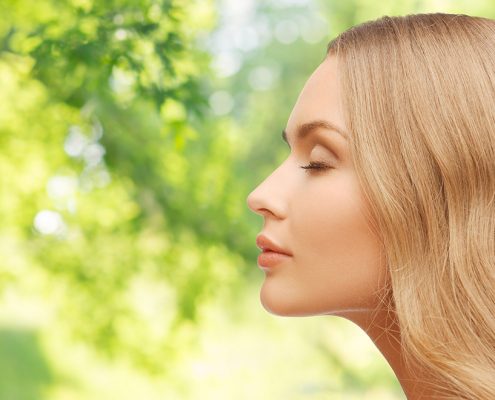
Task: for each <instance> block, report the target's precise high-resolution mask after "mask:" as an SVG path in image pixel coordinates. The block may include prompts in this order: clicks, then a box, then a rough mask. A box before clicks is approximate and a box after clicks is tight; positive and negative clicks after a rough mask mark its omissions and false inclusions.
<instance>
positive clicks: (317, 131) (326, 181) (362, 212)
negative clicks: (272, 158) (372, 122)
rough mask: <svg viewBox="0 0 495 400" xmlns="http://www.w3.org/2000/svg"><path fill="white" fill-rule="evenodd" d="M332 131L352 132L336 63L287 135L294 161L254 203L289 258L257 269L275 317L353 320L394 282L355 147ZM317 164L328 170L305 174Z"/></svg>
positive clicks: (327, 64) (306, 91)
mask: <svg viewBox="0 0 495 400" xmlns="http://www.w3.org/2000/svg"><path fill="white" fill-rule="evenodd" d="M355 112H359V111H358V110H355ZM326 123H327V125H328V126H325V124H326ZM330 124H332V125H336V126H337V127H340V128H341V129H345V126H344V118H343V114H342V108H341V97H340V93H339V84H338V75H337V63H336V60H335V58H334V57H333V56H331V57H327V59H326V60H325V61H324V62H323V63H322V64H321V65H320V66H319V67H318V68H317V69H316V70H315V71H314V73H313V74H312V75H311V77H310V78H309V80H308V81H307V83H306V85H305V86H304V88H303V90H302V92H301V94H300V95H299V98H298V100H297V102H296V105H295V106H294V109H293V110H292V113H291V115H290V117H289V120H288V123H287V127H286V129H285V135H286V137H287V141H288V144H289V146H290V154H289V155H288V157H287V158H286V159H285V161H284V162H283V163H282V164H281V165H280V166H279V167H278V168H277V169H276V170H275V171H273V172H272V174H271V175H270V176H268V177H267V178H266V179H265V180H264V181H263V182H262V183H261V184H260V185H259V186H258V187H257V188H255V189H254V190H253V191H252V192H251V193H250V194H249V196H248V198H247V202H248V205H249V207H250V208H251V209H252V210H253V211H254V212H256V213H258V214H260V215H261V216H263V218H264V225H263V230H262V232H261V234H262V235H264V236H266V237H267V238H268V239H269V240H270V241H272V242H273V243H274V244H275V245H278V246H279V247H280V248H281V249H283V250H285V252H287V253H289V256H285V257H279V258H278V259H277V260H275V261H276V262H275V264H274V263H267V262H266V261H265V260H264V258H266V257H264V256H262V257H261V258H260V259H259V261H258V265H259V266H260V267H261V268H262V269H263V271H264V272H265V281H264V283H263V287H262V289H261V295H260V296H261V302H262V304H263V306H264V307H265V308H266V309H267V310H268V311H270V312H272V313H274V314H279V315H315V314H336V315H342V316H346V317H351V316H352V313H355V312H362V311H369V310H371V309H372V308H373V307H374V306H376V305H377V301H378V294H377V291H378V290H379V289H382V288H383V287H384V285H385V282H386V279H387V278H386V276H387V274H386V268H385V262H384V260H383V257H382V251H381V244H380V242H379V240H378V238H377V237H376V235H375V234H373V233H372V231H371V229H370V224H369V220H368V217H367V215H368V206H367V204H366V202H365V200H364V197H363V195H362V192H361V191H360V187H359V184H358V179H357V176H356V172H355V170H354V167H353V165H352V162H351V157H350V154H349V143H348V139H347V138H346V137H344V136H342V135H341V134H339V133H337V132H336V131H335V130H333V129H331V128H330V127H329V125H330ZM298 132H300V133H301V134H303V135H304V136H300V135H298ZM310 162H313V163H315V162H317V163H321V164H324V167H323V169H303V168H301V166H307V165H308V164H309V163H310ZM326 167H328V168H326ZM262 242H263V240H260V241H258V245H259V246H260V245H261V243H262ZM260 260H261V261H260ZM351 319H352V318H351Z"/></svg>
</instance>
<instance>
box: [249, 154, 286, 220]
mask: <svg viewBox="0 0 495 400" xmlns="http://www.w3.org/2000/svg"><path fill="white" fill-rule="evenodd" d="M287 167H288V165H287V160H285V161H284V162H283V163H282V164H280V165H279V166H278V167H277V168H276V169H275V170H274V171H273V172H272V173H271V174H270V175H268V176H267V177H266V178H265V179H264V180H263V181H262V182H261V183H260V184H259V185H258V186H257V187H256V188H255V189H254V190H253V191H252V192H251V193H250V194H249V195H248V198H247V203H248V206H249V208H251V210H253V211H254V212H256V213H258V214H261V215H263V214H264V213H266V212H270V213H271V214H274V215H275V216H277V217H279V218H284V217H285V216H286V211H287V206H288V202H289V191H290V180H289V177H290V174H289V171H288V168H287Z"/></svg>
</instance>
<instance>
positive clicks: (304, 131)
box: [282, 120, 349, 147]
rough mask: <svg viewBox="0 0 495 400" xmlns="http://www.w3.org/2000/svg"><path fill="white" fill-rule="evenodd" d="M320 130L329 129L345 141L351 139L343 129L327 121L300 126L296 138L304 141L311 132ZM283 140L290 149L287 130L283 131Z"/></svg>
mask: <svg viewBox="0 0 495 400" xmlns="http://www.w3.org/2000/svg"><path fill="white" fill-rule="evenodd" d="M318 128H323V129H327V130H329V131H334V132H337V133H338V134H340V135H341V136H342V137H343V138H344V139H345V140H348V138H349V135H348V134H347V133H346V132H345V131H344V130H343V129H342V128H339V127H338V126H337V125H336V124H334V123H333V122H330V121H325V120H316V121H311V122H306V123H304V124H301V125H299V126H298V127H297V131H296V137H297V139H299V140H302V139H304V138H305V137H306V136H308V135H309V134H310V133H311V132H313V131H315V130H316V129H318ZM282 139H283V140H284V142H285V143H287V144H288V145H289V147H290V144H289V141H288V139H287V131H286V130H285V129H284V130H283V131H282Z"/></svg>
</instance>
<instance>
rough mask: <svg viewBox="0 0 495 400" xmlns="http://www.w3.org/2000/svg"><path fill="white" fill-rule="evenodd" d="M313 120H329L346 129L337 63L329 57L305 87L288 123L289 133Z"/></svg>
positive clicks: (332, 57) (333, 58)
mask: <svg viewBox="0 0 495 400" xmlns="http://www.w3.org/2000/svg"><path fill="white" fill-rule="evenodd" d="M312 120H329V121H332V122H334V123H336V124H337V125H339V126H341V127H345V124H344V118H343V113H342V106H341V97H340V88H339V80H338V70H337V61H336V59H335V57H334V56H331V57H327V58H326V59H325V61H323V62H322V63H321V64H320V65H319V66H318V67H317V68H316V70H315V71H314V72H313V73H312V74H311V76H310V77H309V79H308V80H307V82H306V84H305V85H304V87H303V89H302V91H301V93H300V94H299V97H298V99H297V101H296V104H295V106H294V108H293V110H292V113H291V115H290V117H289V121H288V123H287V129H288V131H293V130H294V129H295V128H296V126H297V125H300V124H303V123H305V122H308V121H312Z"/></svg>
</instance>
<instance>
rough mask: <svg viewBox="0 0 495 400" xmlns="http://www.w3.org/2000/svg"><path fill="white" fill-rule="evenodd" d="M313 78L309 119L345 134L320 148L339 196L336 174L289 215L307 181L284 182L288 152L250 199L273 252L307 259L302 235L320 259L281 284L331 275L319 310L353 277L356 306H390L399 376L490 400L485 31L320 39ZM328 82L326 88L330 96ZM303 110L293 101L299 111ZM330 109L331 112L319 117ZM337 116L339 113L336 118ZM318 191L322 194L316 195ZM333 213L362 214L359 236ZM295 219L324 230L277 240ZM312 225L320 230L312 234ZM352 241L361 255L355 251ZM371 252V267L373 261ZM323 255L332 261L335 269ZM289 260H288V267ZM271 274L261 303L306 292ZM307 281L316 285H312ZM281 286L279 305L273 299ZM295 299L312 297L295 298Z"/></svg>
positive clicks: (362, 33)
mask: <svg viewBox="0 0 495 400" xmlns="http://www.w3.org/2000/svg"><path fill="white" fill-rule="evenodd" d="M332 65H333V67H334V68H333V67H332ZM320 68H321V69H320ZM318 71H321V72H322V73H323V72H324V71H327V74H326V75H325V76H328V79H327V80H326V82H327V83H326V85H327V88H326V90H327V91H332V93H331V94H326V95H324V96H323V97H322V109H321V112H322V113H326V115H327V116H328V118H334V119H335V118H337V120H336V122H337V123H339V124H340V126H341V127H343V128H344V129H345V130H346V131H347V132H348V138H347V140H346V141H341V140H340V138H339V137H338V136H336V135H335V134H334V135H335V136H336V138H335V139H334V140H333V141H337V138H338V139H339V140H338V143H339V144H340V143H342V144H343V146H342V149H345V151H344V153H345V155H346V161H345V165H346V167H345V168H351V169H349V170H348V171H352V178H351V177H350V175H347V176H348V177H349V182H352V185H350V186H343V189H341V190H347V192H342V191H341V190H339V188H338V186H337V183H341V180H340V176H341V175H339V174H343V175H345V171H342V170H340V171H339V169H338V168H336V169H335V170H329V171H324V172H323V173H322V175H321V176H316V175H315V176H312V177H311V179H313V180H314V181H312V182H311V183H308V185H311V188H316V187H318V188H319V189H318V192H311V193H312V196H313V197H312V199H313V200H312V201H310V200H308V201H307V204H306V203H304V204H303V205H307V206H308V207H309V208H308V209H306V210H305V211H303V210H301V209H299V208H297V207H296V208H295V205H296V204H297V203H296V204H294V205H292V204H293V203H292V202H293V200H292V199H294V198H296V197H297V198H303V196H304V195H305V193H302V192H300V191H297V190H296V189H297V188H300V190H304V188H303V186H297V185H296V183H298V184H300V183H301V182H302V180H303V179H307V180H308V181H307V182H309V179H310V177H306V176H305V177H304V178H303V177H302V175H299V173H298V172H296V168H294V172H293V173H292V174H291V171H290V168H292V167H295V166H296V164H298V161H301V160H300V159H298V158H297V157H298V155H299V157H303V156H302V155H304V154H306V155H305V157H309V154H307V153H304V151H303V150H299V148H297V149H298V150H296V147H294V149H293V151H292V152H291V155H290V156H289V158H288V159H287V160H286V161H285V162H284V164H282V166H280V167H279V169H277V170H276V171H275V172H274V173H273V174H272V175H271V176H270V177H269V178H268V179H267V180H266V181H265V182H264V183H263V184H262V185H261V186H260V187H258V188H257V189H256V190H255V191H254V192H253V193H252V194H251V195H250V196H251V197H250V205H251V207H252V208H253V209H256V210H257V211H258V212H259V213H261V214H263V215H264V216H265V229H266V231H267V232H268V233H272V234H273V235H281V236H280V237H278V236H275V238H274V239H280V240H290V242H287V243H284V244H285V245H287V246H292V247H293V249H298V250H299V251H300V252H302V251H303V249H302V247H300V246H303V244H304V249H305V250H307V251H309V252H311V251H316V250H317V249H316V248H315V247H314V243H313V242H305V241H306V239H305V237H304V236H305V235H308V236H310V235H316V236H315V239H313V240H317V241H318V243H319V245H318V249H325V248H326V249H327V250H326V251H325V252H324V253H323V254H324V256H325V260H323V259H320V258H319V257H318V255H312V256H309V255H308V258H307V260H308V262H309V263H308V264H306V263H304V265H303V264H298V265H297V266H298V268H300V269H301V273H300V274H299V273H298V275H297V276H294V278H297V277H298V276H301V277H302V276H303V275H304V272H303V270H304V269H307V270H308V271H310V269H311V268H313V267H315V265H316V264H311V263H310V261H311V260H313V259H314V260H316V261H318V266H317V267H315V268H316V269H317V271H318V273H319V274H320V273H321V272H322V271H321V269H329V270H330V272H332V273H334V274H336V277H333V278H332V275H331V274H329V277H328V281H325V282H318V285H315V288H317V289H318V291H316V290H315V292H313V293H314V295H316V294H318V296H320V295H321V294H322V291H324V290H325V287H328V291H327V293H325V298H328V299H331V298H332V296H336V295H341V294H342V293H341V292H336V291H333V290H332V288H333V287H332V285H333V284H334V283H335V279H337V278H338V279H340V280H341V281H339V282H341V284H344V283H346V284H347V285H349V286H348V287H352V282H357V281H356V277H357V276H358V275H354V274H350V273H349V271H354V270H353V269H352V268H358V267H359V268H361V270H362V274H364V278H365V279H368V278H369V279H371V281H370V282H369V285H368V286H367V285H361V286H359V287H362V288H365V289H366V290H368V291H367V292H366V293H367V294H370V293H375V291H374V290H375V289H376V290H377V292H376V293H377V295H376V296H371V298H377V299H378V298H382V299H385V300H389V304H390V305H391V306H392V307H393V310H394V311H395V315H396V317H397V320H398V322H399V326H400V331H401V344H402V346H403V348H404V351H405V354H406V355H407V361H409V362H411V365H412V361H413V360H414V362H415V363H416V362H417V363H420V364H422V365H423V366H425V367H426V368H428V369H429V370H430V371H431V373H432V374H433V375H435V376H441V377H442V378H443V381H444V382H447V385H448V386H449V388H450V389H451V390H452V392H453V393H456V396H457V398H459V397H461V396H466V398H491V397H494V396H495V392H494V389H493V388H494V387H495V381H494V378H493V377H494V376H495V375H494V371H495V351H494V350H495V318H494V314H495V311H494V310H495V260H494V259H495V199H494V197H495V22H494V21H492V20H489V19H483V18H477V17H469V16H466V15H452V14H419V15H408V16H405V17H383V18H380V19H378V20H376V21H370V22H367V23H364V24H361V25H358V26H355V27H353V28H351V29H349V30H348V31H346V32H344V33H342V34H341V35H339V36H338V37H337V38H336V39H334V40H333V41H332V42H331V43H330V45H329V48H328V57H327V59H326V60H325V61H324V63H323V64H322V66H320V67H319V69H318V70H317V71H316V72H315V74H318V73H319V72H318ZM331 71H334V72H335V74H332V73H331ZM314 76H315V75H313V76H312V77H311V78H310V81H309V82H308V84H309V83H310V82H311V79H313V77H314ZM336 77H337V79H336V80H335V78H336ZM322 78H324V77H323V76H322ZM313 80H314V79H313ZM324 81H325V79H322V80H321V82H320V84H321V85H324ZM328 82H334V83H335V82H338V85H337V86H338V87H332V86H330V84H329V83H328ZM316 89H319V88H316ZM320 89H321V90H320V91H321V92H322V93H323V92H324V90H323V88H320ZM305 90H306V89H305ZM325 96H326V97H325ZM304 99H305V97H304V91H303V93H302V94H301V98H300V100H299V101H302V100H304ZM329 99H330V100H329ZM332 99H333V100H336V99H338V101H336V103H334V104H333V105H332V103H331V100H332ZM325 101H326V103H325ZM315 102H316V103H317V102H318V100H315ZM337 103H338V104H337ZM307 104H308V107H302V106H301V105H299V104H296V107H295V110H294V113H293V115H294V117H293V115H291V119H289V124H288V127H287V136H289V137H290V138H292V139H293V141H294V143H295V139H294V138H295V131H296V126H297V124H299V123H301V122H305V121H303V120H305V119H306V118H307V117H308V116H309V115H311V113H312V112H313V111H312V106H311V103H307ZM325 107H326V109H325ZM339 107H341V113H339V112H338V111H336V110H337V109H338V108H339ZM298 110H303V111H302V112H301V113H300V112H299V111H298ZM339 118H340V119H339ZM291 121H294V122H293V123H292V125H291ZM332 122H334V121H332ZM327 135H332V133H330V132H329V133H327ZM320 136H323V132H322V134H321V135H320ZM310 143H315V142H310ZM294 146H295V145H294ZM311 146H312V144H308V147H306V149H310V148H311ZM301 149H302V147H301ZM326 154H327V153H326V152H325V153H324V154H323V155H322V157H325V156H326ZM327 159H329V158H327ZM305 160H306V161H309V159H305ZM339 162H340V160H339ZM350 173H351V172H350ZM332 174H333V175H332ZM337 177H339V178H337ZM282 179H283V180H284V182H283V183H282V181H281V180H282ZM332 179H333V180H332ZM318 180H320V181H318ZM324 180H326V182H327V185H329V186H330V187H328V188H324V186H325V185H323V184H322V185H318V183H319V182H323V181H324ZM277 182H281V183H277ZM277 185H280V186H279V189H276V188H277ZM317 185H318V186H317ZM351 187H352V190H351V189H350V188H351ZM349 193H352V196H351V197H350V198H349V197H348V195H349ZM284 198H285V199H287V201H286V202H285V203H284V201H282V199H284ZM351 200H352V201H351ZM353 202H354V203H353ZM276 206H278V207H281V208H279V210H284V211H286V212H287V213H286V214H282V215H286V216H287V219H286V220H282V219H280V215H277V214H276V213H275V209H274V208H273V207H276ZM284 207H286V208H285V209H284ZM287 207H288V208H287ZM336 207H337V208H338V207H342V208H343V209H352V210H354V211H355V213H354V214H348V215H347V217H348V218H347V221H351V218H349V215H351V216H352V217H355V218H354V219H352V221H357V220H359V219H358V218H357V215H358V214H360V213H361V211H362V212H363V218H362V219H361V220H360V221H361V223H362V231H361V232H360V235H358V234H357V233H355V235H356V237H354V234H353V233H352V232H351V230H350V226H347V227H346V226H344V225H342V224H345V221H346V214H342V215H343V216H344V217H343V218H341V219H338V217H337V213H336V212H337V210H336ZM347 207H348V208H347ZM358 209H359V210H360V211H358ZM304 212H306V213H308V214H309V213H311V215H318V213H320V215H321V219H320V221H321V220H324V221H325V223H326V224H323V225H318V222H317V221H316V219H315V221H309V220H308V221H307V222H308V225H307V227H305V228H304V229H303V230H301V231H299V232H300V235H298V234H297V231H295V230H294V232H296V233H295V234H294V235H291V236H290V238H287V237H285V236H283V235H284V234H285V233H287V232H290V229H291V227H293V228H294V229H297V228H296V227H295V226H293V225H292V224H293V222H291V220H290V216H291V215H295V213H300V215H301V216H302V217H301V218H304V217H303V215H304ZM364 221H367V223H365V222H364ZM312 224H315V225H318V226H320V227H321V230H320V231H318V233H320V234H316V231H314V230H312V228H311V225H312ZM332 224H335V225H334V226H332ZM337 224H341V225H339V226H337ZM355 227H356V230H359V228H357V227H358V225H355ZM368 228H370V229H369V232H370V233H369V236H366V235H367V234H366V233H365V232H368ZM339 229H340V230H342V231H343V232H346V233H347V238H346V240H340V235H339V233H338V231H339ZM371 232H373V234H371ZM325 235H326V236H327V237H325ZM325 240H327V242H325ZM335 240H337V243H338V245H335ZM363 240H364V242H368V243H369V244H370V246H371V247H359V246H355V243H364V242H363ZM325 243H327V244H326V246H325ZM382 251H383V256H384V257H383V262H382V261H380V262H376V260H377V256H378V255H379V254H381V253H382ZM336 254H337V255H338V257H342V258H340V260H339V259H338V260H337V261H335V255H336ZM344 255H347V256H348V259H349V260H353V261H354V262H355V263H354V264H352V268H350V265H345V264H343V263H342V260H344V259H345V257H344ZM368 255H369V256H371V258H370V259H368V258H367V256H368ZM296 256H297V254H296V252H295V251H294V261H295V260H296V258H297V257H296ZM380 259H381V257H380ZM286 267H287V269H290V267H291V264H289V262H287V266H286ZM339 267H340V268H339ZM382 267H383V269H384V270H385V273H384V272H383V271H382ZM356 271H357V269H356ZM277 272H278V271H277V270H276V269H275V268H274V271H273V274H272V276H269V274H267V279H266V281H265V285H264V288H263V290H266V293H265V296H268V294H272V295H273V296H278V295H280V296H283V295H284V294H285V295H286V296H290V294H291V293H293V292H295V291H296V290H297V289H298V288H300V286H299V285H302V284H306V283H305V281H304V280H303V279H302V278H301V281H298V280H297V279H291V280H288V281H287V282H285V281H283V280H282V279H280V280H278V281H277V278H278V276H277ZM282 272H283V271H282V270H280V276H282ZM324 272H325V273H326V272H328V271H327V270H325V271H324ZM346 274H347V275H346ZM315 276H316V277H319V276H321V279H324V274H321V275H315ZM342 276H347V277H348V279H349V280H351V282H349V281H346V280H345V278H342ZM383 276H385V278H384V279H382V277H383ZM270 279H271V281H270ZM325 279H326V278H325ZM285 283H287V286H284V287H286V291H285V293H284V291H283V290H280V287H282V286H281V285H282V284H284V285H285ZM277 285H280V286H277ZM357 287H358V286H354V288H357ZM272 288H273V291H272V292H268V290H269V289H272ZM388 288H390V289H391V290H390V291H388V290H384V289H388ZM277 290H279V291H278V292H277ZM360 290H361V289H360ZM369 290H371V291H369ZM304 293H306V295H307V296H312V292H311V291H310V290H308V289H307V288H306V287H305V289H304ZM383 293H392V295H391V296H390V297H387V296H384V295H383ZM262 294H263V292H262ZM344 294H345V293H344ZM266 298H267V299H268V297H266ZM277 299H278V298H275V299H271V301H272V302H274V301H276V300H277ZM280 301H290V300H287V299H281V300H280ZM293 301H295V302H296V301H299V298H295V299H294V300H293ZM308 301H309V300H308V299H305V300H304V302H306V303H307V302H308ZM327 302H328V304H335V303H336V302H337V300H336V299H334V300H333V303H332V301H331V300H327ZM371 303H373V302H371ZM284 304H286V303H284ZM379 305H380V303H377V306H379ZM294 307H295V306H294ZM275 311H276V310H275Z"/></svg>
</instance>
